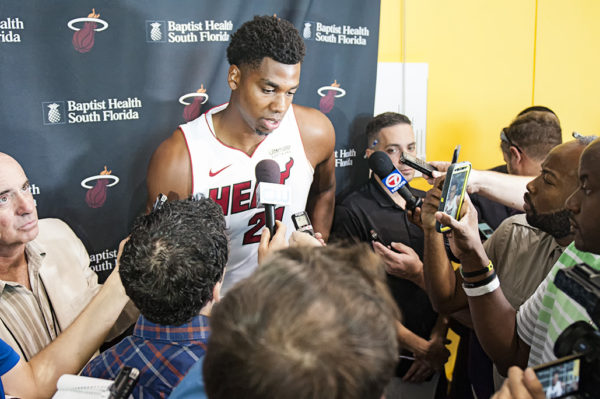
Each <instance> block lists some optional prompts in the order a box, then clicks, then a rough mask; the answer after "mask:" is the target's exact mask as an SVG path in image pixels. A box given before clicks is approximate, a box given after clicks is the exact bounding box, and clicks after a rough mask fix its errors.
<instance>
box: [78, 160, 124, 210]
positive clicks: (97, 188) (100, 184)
mask: <svg viewBox="0 0 600 399" xmlns="http://www.w3.org/2000/svg"><path fill="white" fill-rule="evenodd" d="M93 181H95V182H96V184H95V185H94V186H93V187H92V186H90V185H89V184H88V183H90V182H93ZM109 183H110V184H109ZM118 183H119V178H118V177H117V176H115V175H113V174H112V171H111V170H107V168H106V165H104V170H103V171H102V172H100V174H99V175H96V176H90V177H88V178H85V179H83V180H82V181H81V187H83V188H86V189H87V190H88V191H87V193H86V194H85V202H86V203H87V204H88V206H89V207H90V208H100V207H101V206H102V205H104V203H105V202H106V189H107V187H112V186H115V185H117V184H118Z"/></svg>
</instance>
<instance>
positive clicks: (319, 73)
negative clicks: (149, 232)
mask: <svg viewBox="0 0 600 399" xmlns="http://www.w3.org/2000/svg"><path fill="white" fill-rule="evenodd" d="M265 14H266V15H272V14H276V15H277V16H278V17H282V18H285V19H288V20H290V21H291V22H292V23H294V25H295V26H296V27H297V28H298V30H299V31H300V33H301V34H302V35H303V36H304V38H305V42H306V46H307V56H306V57H305V60H304V64H303V66H302V75H301V85H300V89H299V90H298V92H297V94H296V96H295V100H294V102H295V103H297V104H301V105H306V106H311V107H315V108H320V109H321V110H322V111H323V112H325V114H326V115H327V116H328V117H329V118H330V120H331V121H332V123H333V125H334V127H335V130H336V166H337V168H336V176H337V181H338V192H341V191H346V190H348V189H349V188H350V187H351V186H355V185H357V184H360V183H361V182H362V181H364V180H365V179H366V170H367V169H366V162H365V161H364V159H363V158H362V155H363V153H364V148H365V140H364V138H363V135H362V132H363V129H364V126H365V123H366V120H367V119H368V118H369V117H370V116H371V115H372V111H373V103H374V93H375V80H376V67H377V47H378V35H379V2H378V1H364V0H319V1H309V0H264V1H241V0H222V1H216V2H215V1H206V0H195V1H192V0H179V1H159V0H148V1H141V0H135V1H133V0H127V1H126V0H121V1H99V0H96V1H88V0H79V1H75V0H69V1H67V0H65V1H44V0H30V1H22V0H2V2H0V85H1V86H0V87H2V96H1V97H0V132H1V145H0V151H2V152H5V153H8V154H9V155H11V156H13V157H15V158H16V159H17V160H18V161H19V162H20V163H21V164H22V165H23V168H24V169H25V172H26V173H27V175H28V176H29V179H30V181H31V183H32V192H33V194H34V198H35V200H36V203H37V206H38V213H39V215H40V217H41V218H43V217H57V218H60V219H63V220H65V221H66V222H67V223H68V224H69V225H70V226H71V228H73V230H74V231H75V232H76V234H77V235H78V236H79V237H80V238H81V239H82V241H83V242H84V244H85V245H86V248H87V250H88V252H89V254H90V266H91V267H92V268H93V269H94V270H95V271H97V272H98V273H99V275H100V279H101V280H104V279H105V278H106V276H107V274H108V272H109V271H110V270H111V269H112V267H113V266H114V257H115V255H116V249H117V246H118V243H119V240H120V239H121V238H122V237H124V236H125V235H126V233H127V231H128V228H129V226H130V224H131V222H132V220H133V219H134V218H135V216H136V215H138V214H140V213H141V212H143V210H144V205H145V201H146V189H145V174H146V168H147V165H148V161H149V159H150V156H151V155H152V153H153V151H154V149H155V148H156V147H157V146H158V144H159V143H160V142H161V141H163V140H164V139H165V138H167V137H168V136H169V135H170V134H171V133H172V132H173V130H174V129H175V128H176V127H177V125H179V124H181V123H184V122H185V121H186V119H191V118H194V117H196V116H197V115H199V113H201V112H204V111H206V110H207V109H209V108H211V107H212V106H215V105H218V104H221V103H223V102H226V101H227V100H228V98H229V89H228V87H227V85H226V72H227V68H228V64H227V60H226V57H225V50H226V47H227V44H228V41H229V37H230V35H231V34H232V33H233V32H235V30H236V29H237V28H238V27H239V26H240V25H241V24H242V23H243V22H245V21H247V20H249V19H251V18H252V16H254V15H265ZM334 82H335V84H334ZM332 84H333V86H335V87H336V88H335V89H333V88H332V87H331V86H332ZM338 84H339V88H337V85H338ZM199 89H200V92H202V91H204V94H202V93H197V91H198V90H199ZM207 97H208V99H207ZM206 99H207V101H206V103H204V104H202V102H203V101H205V100H206ZM185 104H189V105H187V106H186V105H185ZM105 169H106V170H105Z"/></svg>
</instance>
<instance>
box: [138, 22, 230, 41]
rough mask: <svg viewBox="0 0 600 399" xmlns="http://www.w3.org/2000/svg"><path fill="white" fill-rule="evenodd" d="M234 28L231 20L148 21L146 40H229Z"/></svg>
mask: <svg viewBox="0 0 600 399" xmlns="http://www.w3.org/2000/svg"><path fill="white" fill-rule="evenodd" d="M232 30H233V22H232V21H231V20H224V21H215V20H214V19H206V20H204V21H188V22H183V23H181V22H175V21H160V20H149V21H146V42H148V43H200V42H228V41H229V37H230V35H229V34H230V32H231V31H232Z"/></svg>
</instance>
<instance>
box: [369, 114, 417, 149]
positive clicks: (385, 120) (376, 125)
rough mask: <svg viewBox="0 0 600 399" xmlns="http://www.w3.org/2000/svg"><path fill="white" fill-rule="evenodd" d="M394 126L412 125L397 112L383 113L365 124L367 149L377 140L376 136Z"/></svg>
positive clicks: (404, 116) (406, 117) (405, 117)
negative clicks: (382, 130)
mask: <svg viewBox="0 0 600 399" xmlns="http://www.w3.org/2000/svg"><path fill="white" fill-rule="evenodd" d="M395 125H412V122H411V121H410V119H409V118H408V116H406V115H402V114H399V113H397V112H384V113H382V114H379V115H377V116H375V117H373V119H371V120H370V121H369V123H367V127H366V128H365V133H366V135H367V143H368V144H367V147H372V145H373V142H374V141H375V140H376V139H377V135H378V134H379V132H380V131H381V129H384V128H386V127H390V126H395Z"/></svg>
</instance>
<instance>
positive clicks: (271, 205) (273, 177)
mask: <svg viewBox="0 0 600 399" xmlns="http://www.w3.org/2000/svg"><path fill="white" fill-rule="evenodd" d="M254 173H255V175H256V184H257V187H256V192H257V196H258V198H257V199H258V206H263V207H264V208H265V226H267V228H268V229H269V232H270V233H271V238H272V237H273V235H274V234H275V205H277V204H280V203H282V202H286V201H285V198H284V197H285V195H286V193H287V191H286V190H285V186H283V185H282V184H280V183H279V181H280V180H281V172H280V171H279V164H277V162H275V161H274V160H272V159H263V160H262V161H260V162H259V163H257V164H256V167H255V169H254Z"/></svg>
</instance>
